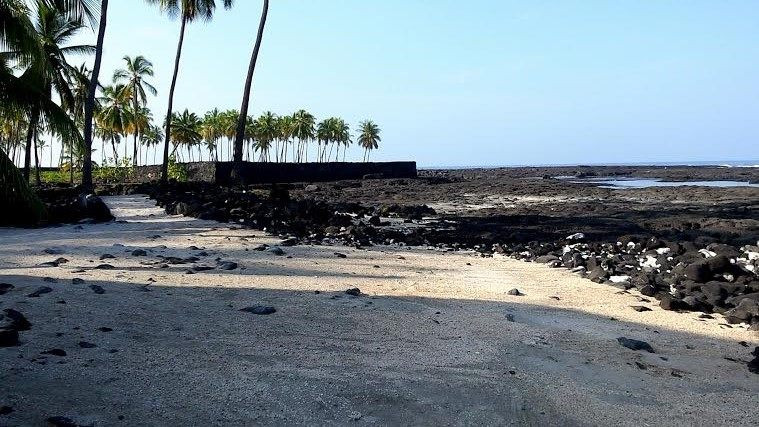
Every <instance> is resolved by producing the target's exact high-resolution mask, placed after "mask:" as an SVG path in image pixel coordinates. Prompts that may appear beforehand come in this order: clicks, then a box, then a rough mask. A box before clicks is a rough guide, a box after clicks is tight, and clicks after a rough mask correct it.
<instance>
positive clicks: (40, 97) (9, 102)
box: [0, 0, 84, 224]
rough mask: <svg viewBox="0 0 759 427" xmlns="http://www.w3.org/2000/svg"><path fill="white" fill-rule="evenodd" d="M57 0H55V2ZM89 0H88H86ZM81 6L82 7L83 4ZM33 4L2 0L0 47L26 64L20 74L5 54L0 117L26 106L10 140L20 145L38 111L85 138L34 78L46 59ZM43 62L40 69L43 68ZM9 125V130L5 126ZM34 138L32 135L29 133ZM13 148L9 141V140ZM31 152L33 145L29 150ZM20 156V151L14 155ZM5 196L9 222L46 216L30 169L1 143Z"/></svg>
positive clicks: (1, 195)
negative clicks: (31, 184)
mask: <svg viewBox="0 0 759 427" xmlns="http://www.w3.org/2000/svg"><path fill="white" fill-rule="evenodd" d="M53 1H54V0H49V2H50V3H52V2H53ZM81 1H84V0H81ZM81 1H77V0H55V3H58V4H57V6H59V7H60V8H61V9H62V8H63V7H69V8H71V9H72V10H73V6H76V5H77V4H79V5H81V4H80V3H81ZM79 11H81V10H79ZM29 12H30V10H29V8H28V7H27V4H26V2H25V1H23V0H0V47H2V48H5V49H7V50H8V51H9V52H13V53H14V55H15V57H16V59H17V60H18V62H19V64H20V65H21V67H19V72H22V74H21V75H20V76H17V75H15V74H14V73H13V72H12V71H11V68H10V67H9V66H7V65H6V64H7V62H6V59H7V58H0V117H2V118H3V121H2V122H0V123H2V124H4V123H5V119H7V118H8V117H9V114H10V115H11V116H12V115H14V114H18V113H20V112H25V113H24V114H19V115H18V120H16V121H15V122H14V123H16V124H22V125H23V128H19V129H17V130H18V132H12V134H11V135H7V136H9V137H12V138H13V139H12V140H9V141H7V142H8V145H12V146H13V149H14V150H15V149H16V148H17V147H20V144H21V138H20V135H21V133H22V132H21V130H20V129H25V128H31V126H30V123H29V122H30V121H29V120H28V119H30V118H31V117H30V116H31V114H26V112H32V111H36V112H37V114H36V116H37V117H36V118H37V119H39V118H40V117H42V118H44V119H45V120H46V121H47V125H48V128H49V129H50V130H51V131H55V132H57V133H58V134H59V135H61V138H62V140H74V139H77V138H81V136H80V135H79V133H78V131H77V129H76V126H75V125H74V123H73V121H72V120H71V118H70V117H68V115H67V114H66V113H65V112H64V110H63V109H62V108H61V106H59V105H57V104H56V103H55V102H53V100H52V99H51V97H50V96H49V94H48V93H47V92H46V91H45V90H44V89H45V88H44V87H43V86H41V85H39V84H38V83H39V81H40V80H41V79H38V78H33V76H34V75H35V74H36V73H34V72H33V71H31V64H34V63H35V62H36V63H37V64H40V63H41V62H42V61H41V59H43V58H44V56H43V55H42V53H43V52H44V50H43V49H42V48H41V46H40V43H39V38H38V37H37V33H36V31H35V28H34V26H33V25H32V21H31V19H30V13H29ZM39 69H40V68H39V67H38V68H37V70H35V71H39ZM3 130H4V131H5V130H7V129H6V128H5V126H3ZM27 139H28V138H27ZM6 147H7V148H9V147H8V146H6ZM27 152H28V150H27ZM14 157H15V156H14ZM0 200H3V201H4V202H5V203H6V204H7V205H8V206H13V207H14V209H12V210H11V211H9V212H6V213H5V214H3V217H4V218H5V219H7V220H9V223H24V224H35V223H37V222H38V221H39V220H41V219H42V218H44V216H45V208H44V205H43V204H42V202H41V201H40V200H39V198H38V197H37V196H36V195H35V194H34V192H33V191H32V190H31V189H30V187H29V185H28V171H27V175H26V177H24V176H23V175H22V174H21V173H20V172H19V170H18V169H17V168H16V166H15V165H14V163H13V161H11V159H10V158H9V157H8V156H7V155H6V153H5V152H4V151H2V149H0Z"/></svg>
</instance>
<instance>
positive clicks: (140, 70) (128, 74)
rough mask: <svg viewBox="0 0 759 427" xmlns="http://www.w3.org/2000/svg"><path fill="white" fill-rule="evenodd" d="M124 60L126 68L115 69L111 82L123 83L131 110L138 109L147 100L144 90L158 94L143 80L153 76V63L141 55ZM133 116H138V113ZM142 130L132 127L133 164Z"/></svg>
mask: <svg viewBox="0 0 759 427" xmlns="http://www.w3.org/2000/svg"><path fill="white" fill-rule="evenodd" d="M124 61H125V62H126V68H124V69H119V70H116V71H115V72H114V73H113V82H114V83H123V84H124V90H126V91H128V92H129V93H130V94H131V97H132V110H133V111H140V107H144V106H145V105H146V104H147V102H148V97H147V94H146V91H147V92H149V93H150V94H151V95H153V96H155V95H157V94H158V91H157V90H156V88H155V87H154V86H153V85H151V84H150V83H148V82H147V81H146V80H145V79H146V78H147V77H153V63H152V62H150V61H148V60H147V59H145V57H144V56H142V55H139V56H136V57H135V58H130V57H129V56H125V57H124ZM135 117H139V115H137V116H135ZM142 130H144V127H140V126H134V128H133V131H134V152H133V161H134V165H135V166H137V146H138V144H137V138H138V137H139V135H140V131H142Z"/></svg>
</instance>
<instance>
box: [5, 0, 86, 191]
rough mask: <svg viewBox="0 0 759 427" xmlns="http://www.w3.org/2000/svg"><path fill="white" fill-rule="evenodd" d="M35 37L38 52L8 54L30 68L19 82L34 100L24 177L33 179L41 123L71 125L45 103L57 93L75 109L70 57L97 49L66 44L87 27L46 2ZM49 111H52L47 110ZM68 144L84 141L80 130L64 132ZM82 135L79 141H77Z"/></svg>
mask: <svg viewBox="0 0 759 427" xmlns="http://www.w3.org/2000/svg"><path fill="white" fill-rule="evenodd" d="M33 18H34V19H33V27H32V28H33V30H34V37H35V40H36V43H37V46H36V47H35V51H34V53H32V54H31V55H30V54H27V53H25V52H21V51H13V52H9V53H8V54H7V58H9V59H11V60H14V61H15V62H16V63H17V64H18V65H19V66H21V67H26V69H25V71H24V72H23V74H22V75H21V76H20V77H19V80H20V81H21V82H22V83H23V84H24V85H25V86H26V90H27V92H28V93H27V99H29V100H31V98H34V100H31V102H30V103H31V104H32V105H29V117H30V119H29V128H28V131H27V135H26V150H25V156H24V177H25V178H27V179H28V178H29V170H30V165H31V150H32V143H33V140H34V138H35V131H36V130H37V126H38V124H39V123H40V121H46V122H56V123H53V129H54V130H56V129H58V128H60V126H59V125H69V124H70V123H71V122H70V121H69V120H70V119H69V120H66V122H67V123H61V119H62V118H61V117H60V112H59V111H55V112H52V111H49V112H52V113H53V114H52V115H50V114H45V113H46V111H43V107H42V104H43V103H44V104H48V105H49V103H50V102H52V99H53V92H55V93H56V94H57V96H58V97H59V98H60V100H61V105H62V107H63V108H64V109H67V110H70V111H71V110H73V108H74V97H73V94H72V91H71V81H72V76H74V75H75V74H76V72H77V70H76V68H74V67H72V66H71V65H70V64H69V63H68V62H67V58H66V56H67V55H77V54H86V53H90V52H92V50H93V47H92V46H89V45H75V46H65V47H64V45H65V44H66V43H67V42H68V41H69V40H70V39H71V38H72V37H74V36H75V35H76V33H77V32H78V31H79V30H80V29H82V28H83V25H82V24H81V22H80V21H77V20H73V19H71V18H70V17H67V16H66V14H64V13H62V12H60V11H59V10H58V9H56V8H52V7H49V6H47V5H45V4H44V3H42V2H38V4H37V5H36V8H35V9H34V15H33ZM45 110H49V108H45ZM61 135H63V136H64V139H65V142H67V143H71V144H73V143H74V142H75V140H76V142H77V143H81V142H80V138H81V136H79V133H78V131H75V132H73V133H71V132H70V131H65V132H63V133H61ZM77 136H79V138H77Z"/></svg>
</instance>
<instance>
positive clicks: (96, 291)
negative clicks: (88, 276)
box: [90, 285, 105, 295]
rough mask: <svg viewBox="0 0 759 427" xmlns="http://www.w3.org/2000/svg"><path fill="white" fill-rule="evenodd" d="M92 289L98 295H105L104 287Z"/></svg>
mask: <svg viewBox="0 0 759 427" xmlns="http://www.w3.org/2000/svg"><path fill="white" fill-rule="evenodd" d="M90 289H92V292H94V293H96V294H98V295H102V294H104V293H105V289H103V287H102V286H100V285H90Z"/></svg>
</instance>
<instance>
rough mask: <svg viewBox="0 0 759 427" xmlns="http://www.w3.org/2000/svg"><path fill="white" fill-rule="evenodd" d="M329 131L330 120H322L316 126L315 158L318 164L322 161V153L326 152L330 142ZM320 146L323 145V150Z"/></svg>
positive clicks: (330, 134)
mask: <svg viewBox="0 0 759 427" xmlns="http://www.w3.org/2000/svg"><path fill="white" fill-rule="evenodd" d="M330 130H331V129H330V119H324V120H322V121H320V122H319V124H318V125H316V142H317V147H316V158H317V160H318V161H320V162H321V161H324V153H326V152H327V146H328V145H329V143H330V142H331V141H332V132H331V131H330ZM322 145H324V149H322Z"/></svg>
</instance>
